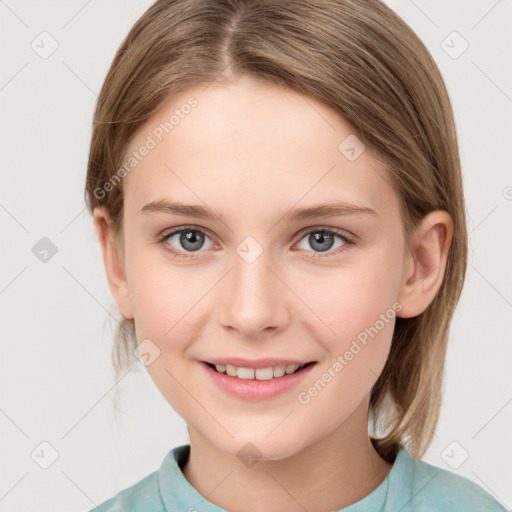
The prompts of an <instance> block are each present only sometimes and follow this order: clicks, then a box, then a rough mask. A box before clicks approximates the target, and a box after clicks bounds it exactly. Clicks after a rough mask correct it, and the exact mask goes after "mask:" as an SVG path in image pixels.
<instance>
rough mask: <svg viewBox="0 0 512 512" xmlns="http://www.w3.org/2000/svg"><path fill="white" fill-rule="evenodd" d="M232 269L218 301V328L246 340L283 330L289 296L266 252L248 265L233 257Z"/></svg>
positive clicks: (246, 262)
mask: <svg viewBox="0 0 512 512" xmlns="http://www.w3.org/2000/svg"><path fill="white" fill-rule="evenodd" d="M249 261H250V260H249ZM233 265H234V268H233V269H232V270H231V272H230V273H229V275H228V276H227V279H226V280H225V282H224V285H223V289H222V291H221V294H222V297H219V311H218V315H219V316H218V318H219V321H220V323H221V324H222V326H223V327H225V328H227V329H231V330H233V329H234V330H236V331H238V333H239V335H240V336H242V337H246V338H258V337H260V338H261V337H269V336H273V335H275V334H276V333H277V332H279V331H281V330H283V329H285V328H286V325H287V324H288V322H289V319H290V308H289V304H288V301H289V300H290V297H291V296H292V295H293V294H292V293H291V292H290V291H289V290H288V289H287V287H286V285H285V284H284V282H283V281H285V279H284V277H283V276H282V275H279V274H281V273H282V272H279V271H277V270H276V269H275V268H274V267H275V265H273V264H272V262H271V261H270V258H268V257H267V255H266V252H265V251H263V253H262V254H261V255H260V256H259V257H258V258H256V259H255V260H254V261H252V262H248V261H246V260H245V259H244V258H243V257H240V256H239V255H238V254H236V253H235V255H234V257H233Z"/></svg>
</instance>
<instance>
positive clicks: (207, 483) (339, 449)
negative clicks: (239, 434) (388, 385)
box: [182, 400, 392, 512]
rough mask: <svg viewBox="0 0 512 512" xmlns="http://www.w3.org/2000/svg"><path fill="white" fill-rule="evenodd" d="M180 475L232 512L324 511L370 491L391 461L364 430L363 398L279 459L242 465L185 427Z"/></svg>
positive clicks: (365, 405) (380, 481)
mask: <svg viewBox="0 0 512 512" xmlns="http://www.w3.org/2000/svg"><path fill="white" fill-rule="evenodd" d="M189 434H190V455H189V458H188V461H187V462H186V464H185V465H184V466H183V468H182V472H183V474H184V476H185V478H186V479H187V480H188V481H189V482H190V484H191V485H192V486H193V487H194V488H195V489H196V490H197V491H198V492H199V493H200V494H201V495H202V496H203V497H205V498H206V499H207V500H208V501H210V502H211V503H213V504H215V505H217V506H219V507H221V508H224V509H225V510H229V511H231V512H242V511H243V512H256V511H261V510H265V511H268V512H278V511H279V512H280V511H282V510H288V511H292V512H295V511H297V512H299V511H300V512H303V511H304V510H308V511H310V512H327V511H331V510H338V509H341V508H343V507H347V506H349V505H351V504H353V503H355V502H357V501H359V500H361V499H363V498H364V497H365V496H367V495H368V494H370V493H371V492H372V491H373V490H375V489H376V488H377V487H378V486H379V485H380V484H381V483H382V482H383V481H384V479H385V478H386V476H387V474H388V473H389V471H390V469H391V467H392V464H389V463H387V462H386V461H385V460H384V459H382V458H381V457H380V456H379V455H378V453H377V452H376V451H375V448H374V447H373V445H372V443H371V441H370V438H369V436H368V402H367V400H366V401H363V402H362V403H361V404H360V405H359V406H358V408H357V409H356V410H355V411H354V413H353V414H352V415H351V416H350V417H349V418H348V419H347V420H346V421H345V422H344V423H343V424H341V425H340V426H338V428H336V429H335V430H334V431H332V432H331V433H330V434H329V435H328V436H326V437H324V438H322V439H320V440H317V441H315V442H313V443H312V444H309V445H308V446H306V447H304V448H303V449H301V450H300V451H297V452H295V453H293V454H292V455H290V456H289V457H286V458H284V459H280V460H264V459H260V460H258V461H256V463H255V464H253V465H250V466H246V465H245V464H243V463H242V462H241V461H240V460H239V459H238V458H237V457H232V456H229V455H226V454H225V453H224V452H222V451H220V450H219V449H218V448H217V447H216V446H215V445H214V444H212V443H211V442H210V441H209V440H208V439H206V438H205V437H204V436H202V435H201V434H200V433H199V432H198V431H197V430H195V429H194V428H192V427H189Z"/></svg>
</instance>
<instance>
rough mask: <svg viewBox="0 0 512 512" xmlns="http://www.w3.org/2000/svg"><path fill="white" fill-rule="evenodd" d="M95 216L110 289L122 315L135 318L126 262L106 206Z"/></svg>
mask: <svg viewBox="0 0 512 512" xmlns="http://www.w3.org/2000/svg"><path fill="white" fill-rule="evenodd" d="M93 218H94V225H95V228H96V233H97V235H98V239H99V242H100V246H101V252H102V256H103V263H104V265H105V272H106V275H107V281H108V285H109V288H110V291H111V293H112V296H113V297H114V300H115V301H116V304H117V307H118V309H119V312H120V313H121V315H122V316H123V317H124V318H126V319H133V311H132V306H131V300H130V294H129V290H128V282H127V279H126V272H125V268H124V262H123V258H122V255H121V254H120V248H118V247H117V245H116V243H115V241H114V237H113V233H112V229H111V220H110V216H109V214H108V212H107V211H106V209H105V208H103V207H97V208H95V209H94V212H93Z"/></svg>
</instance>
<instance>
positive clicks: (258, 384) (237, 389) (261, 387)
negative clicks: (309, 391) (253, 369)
mask: <svg viewBox="0 0 512 512" xmlns="http://www.w3.org/2000/svg"><path fill="white" fill-rule="evenodd" d="M201 366H203V367H204V368H205V370H206V373H207V374H208V375H209V377H210V378H211V379H212V380H213V382H214V383H215V384H216V385H217V386H218V387H219V388H220V389H222V390H223V391H225V392H226V393H228V394H230V395H231V396H234V397H236V398H242V399H243V400H250V401H257V400H266V399H269V398H274V397H276V396H278V395H280V394H281V393H284V392H286V391H289V390H291V389H293V388H294V387H295V386H297V385H298V384H299V383H300V382H301V381H302V380H304V379H305V378H306V377H307V376H308V375H309V374H310V373H311V371H312V370H313V368H314V367H315V366H316V362H315V363H313V364H311V365H309V366H308V367H306V368H303V369H302V370H299V371H298V372H295V373H291V374H290V375H284V376H283V377H277V378H273V379H270V380H256V379H239V378H238V377H231V376H230V375H226V374H225V373H219V372H217V371H215V370H214V369H213V368H211V367H210V366H208V365H207V364H206V363H205V362H204V361H201Z"/></svg>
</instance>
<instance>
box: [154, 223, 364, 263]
mask: <svg viewBox="0 0 512 512" xmlns="http://www.w3.org/2000/svg"><path fill="white" fill-rule="evenodd" d="M186 231H197V232H199V233H202V234H204V235H206V236H208V237H209V238H212V237H211V236H210V235H209V234H208V232H206V231H204V230H203V229H199V228H197V227H195V226H180V227H178V228H174V229H172V230H171V231H168V232H167V233H164V234H163V235H162V236H160V237H159V238H158V243H159V244H161V245H162V246H164V249H165V250H166V251H168V252H170V253H171V254H172V255H173V257H175V258H184V259H190V258H193V257H195V256H194V254H195V253H196V252H201V251H190V252H186V251H177V250H176V249H174V248H173V247H171V246H170V245H169V244H166V242H167V240H168V239H169V238H171V237H172V235H175V234H176V233H181V232H186ZM311 233H323V234H327V235H333V236H337V237H338V238H341V240H342V241H343V242H344V245H343V246H341V247H339V248H338V249H336V250H335V251H326V252H325V254H326V256H324V253H314V254H315V256H311V257H312V258H313V259H318V258H328V257H330V256H332V255H336V254H339V253H341V252H344V251H345V250H346V249H347V246H350V245H355V244H356V241H355V240H354V239H353V238H351V237H348V236H347V235H345V234H341V233H340V232H339V231H337V230H335V229H333V228H323V227H316V228H312V229H309V228H308V229H307V230H303V231H301V232H300V233H299V235H298V236H300V238H299V240H298V242H300V241H301V240H302V239H303V238H304V237H305V236H306V235H310V234H311ZM308 252H311V251H308Z"/></svg>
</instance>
